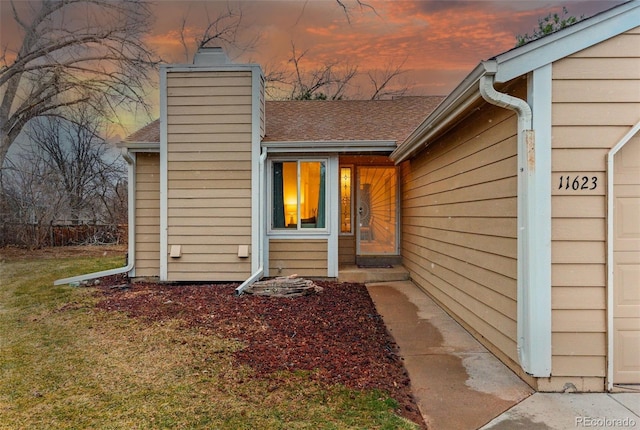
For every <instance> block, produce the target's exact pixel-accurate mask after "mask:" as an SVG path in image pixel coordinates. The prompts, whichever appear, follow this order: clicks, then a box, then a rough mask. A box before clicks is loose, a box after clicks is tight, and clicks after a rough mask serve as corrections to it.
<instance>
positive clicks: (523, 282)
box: [479, 61, 548, 376]
mask: <svg viewBox="0 0 640 430" xmlns="http://www.w3.org/2000/svg"><path fill="white" fill-rule="evenodd" d="M483 65H484V67H485V70H486V73H485V74H483V75H482V77H481V78H480V88H479V89H480V94H481V95H482V98H483V99H484V100H486V101H487V102H489V103H491V104H493V105H496V106H500V107H503V108H505V109H509V110H512V111H515V112H516V114H517V117H518V135H517V147H518V151H517V152H518V194H517V200H518V202H517V206H518V215H517V216H518V220H517V228H518V231H517V242H518V251H517V252H518V254H517V261H518V263H517V351H518V361H519V362H520V365H521V366H522V369H523V370H524V371H525V372H527V373H528V374H533V375H534V376H541V375H537V374H539V373H541V372H538V371H536V370H535V369H532V359H531V354H532V350H533V348H535V346H534V343H535V339H534V336H535V333H537V332H536V328H535V327H532V325H533V324H532V323H531V317H532V315H533V314H534V312H536V309H534V303H533V301H532V300H531V297H530V296H531V289H532V288H533V287H534V286H533V285H531V282H530V280H531V276H530V275H531V274H530V273H529V271H530V270H531V267H530V266H531V265H530V261H529V260H530V258H532V257H534V256H532V255H530V254H531V253H530V249H529V243H530V237H531V235H532V234H534V232H533V231H532V230H531V224H530V222H531V220H530V217H531V215H530V212H529V211H530V209H531V208H530V205H531V202H530V201H529V200H528V198H529V196H528V195H527V193H528V184H529V180H530V178H529V177H530V176H531V175H532V174H533V173H535V152H534V151H535V133H534V131H533V129H532V123H533V116H532V111H531V107H530V106H529V105H528V104H527V102H526V101H525V100H522V99H519V98H517V97H513V96H510V95H508V94H504V93H500V92H498V91H497V90H496V89H495V88H494V84H495V74H496V72H497V69H498V67H497V63H496V62H495V61H486V62H483ZM537 311H538V312H540V311H542V310H541V309H538V310H537ZM542 373H545V372H542ZM547 376H548V375H547Z"/></svg>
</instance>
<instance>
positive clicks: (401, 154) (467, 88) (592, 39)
mask: <svg viewBox="0 0 640 430" xmlns="http://www.w3.org/2000/svg"><path fill="white" fill-rule="evenodd" d="M639 25H640V0H634V1H631V2H628V3H625V4H622V5H620V6H617V7H614V8H612V9H610V10H608V11H605V12H602V13H600V14H598V15H596V16H593V17H591V18H588V19H585V20H584V21H581V22H578V23H577V24H574V25H572V26H570V27H567V28H565V29H563V30H561V31H559V32H557V33H554V34H550V35H548V36H545V37H543V38H540V39H538V40H535V41H532V42H530V43H527V44H526V45H523V46H521V47H518V48H514V49H511V50H509V51H507V52H504V53H502V54H499V55H497V56H496V57H495V58H494V59H493V60H491V61H492V62H495V63H496V65H497V69H496V77H495V80H496V82H507V81H509V80H511V79H514V78H516V77H518V76H522V75H526V74H528V73H529V72H532V71H533V70H535V69H540V68H542V67H543V66H545V65H547V64H549V63H552V62H553V61H556V60H558V59H560V58H563V57H564V56H567V55H570V54H573V53H575V52H578V51H580V50H582V49H585V48H587V47H589V46H592V45H595V44H597V43H599V42H602V41H604V40H606V39H608V38H611V37H613V36H616V35H618V34H620V33H622V32H625V31H628V30H630V29H632V28H635V27H637V26H639ZM583 30H584V31H583ZM485 73H486V70H485V68H484V63H480V64H478V65H477V66H476V68H475V69H474V70H473V71H471V73H469V75H467V77H466V78H465V79H464V80H463V81H462V82H460V83H459V84H458V86H457V87H456V88H455V89H454V90H453V91H452V92H451V93H450V94H449V95H448V96H447V98H446V99H444V100H443V101H442V102H441V103H440V104H439V105H438V106H437V107H436V109H435V110H434V111H433V112H431V114H429V116H428V117H427V118H426V119H425V120H424V121H423V122H422V124H420V125H419V126H418V127H417V128H416V129H415V130H414V131H413V132H412V133H411V134H410V135H409V137H407V139H405V141H404V142H400V144H399V145H398V148H397V149H396V150H394V151H393V152H392V153H391V155H390V158H391V159H392V160H393V161H394V162H395V163H396V164H399V163H401V162H402V161H405V160H407V159H409V158H411V157H413V156H414V155H415V154H416V153H418V152H419V151H420V150H421V149H423V148H425V147H426V146H428V145H429V144H430V143H431V141H432V140H433V139H435V138H437V137H438V136H439V135H440V134H442V133H443V132H444V131H446V130H447V129H448V128H449V127H451V126H452V125H453V124H455V122H456V121H457V119H458V118H459V117H460V116H462V115H464V114H465V113H466V112H467V111H468V110H469V108H471V107H472V106H473V105H474V103H475V102H477V101H478V100H479V99H480V94H479V93H478V82H479V80H480V79H481V78H482V76H483V75H484V74H485Z"/></svg>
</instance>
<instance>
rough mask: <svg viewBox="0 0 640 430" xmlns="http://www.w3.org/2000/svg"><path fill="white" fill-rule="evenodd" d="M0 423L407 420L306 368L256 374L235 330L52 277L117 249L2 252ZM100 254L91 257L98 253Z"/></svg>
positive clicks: (248, 425) (89, 268)
mask: <svg viewBox="0 0 640 430" xmlns="http://www.w3.org/2000/svg"><path fill="white" fill-rule="evenodd" d="M2 255H3V254H2V250H0V429H162V428H171V429H213V428H224V429H267V428H268V429H278V428H286V429H291V428H313V429H316V428H323V429H348V428H361V429H398V428H400V429H403V428H405V429H410V428H415V426H414V425H413V423H409V422H408V421H406V420H404V419H403V418H401V417H399V416H398V415H396V414H394V413H393V408H394V407H395V405H396V404H395V401H394V400H392V399H390V398H389V397H388V396H386V395H385V394H384V393H380V392H375V391H373V392H362V391H354V390H349V389H347V388H345V387H343V386H338V385H333V386H328V385H325V384H321V383H318V382H316V381H314V380H313V379H312V378H309V375H308V374H305V373H304V372H297V373H290V372H283V373H279V374H276V375H273V376H272V377H271V378H253V377H251V375H252V369H251V368H248V367H242V366H238V365H237V364H236V363H234V361H233V358H232V353H233V351H235V350H237V349H238V348H242V345H241V344H239V343H238V342H237V341H234V340H233V339H223V338H218V337H215V336H205V335H203V334H201V333H199V332H197V331H195V330H188V329H185V328H182V327H180V325H179V322H178V321H175V322H174V321H170V322H168V323H162V324H160V323H157V324H152V323H146V322H144V321H141V320H137V319H131V318H128V317H127V316H125V315H123V314H121V313H117V312H103V311H99V310H97V309H96V308H95V306H94V305H95V303H96V301H97V300H98V299H97V297H96V296H95V294H94V290H93V289H91V288H74V287H68V286H59V287H54V286H53V281H54V280H55V279H58V278H62V277H67V276H72V275H77V274H82V273H89V272H94V271H98V270H105V269H109V268H113V267H120V266H123V265H124V257H122V256H120V255H118V256H109V255H106V256H101V255H100V254H99V253H94V254H92V255H86V254H83V253H81V254H80V255H79V256H76V257H66V258H56V257H55V256H49V257H48V258H41V257H37V258H36V257H30V256H20V257H16V258H12V257H7V256H6V255H5V256H4V257H2ZM95 255H98V256H95Z"/></svg>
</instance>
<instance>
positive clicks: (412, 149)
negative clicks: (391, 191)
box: [389, 62, 487, 164]
mask: <svg viewBox="0 0 640 430" xmlns="http://www.w3.org/2000/svg"><path fill="white" fill-rule="evenodd" d="M486 64H487V62H482V63H480V64H478V65H477V66H476V68H475V69H473V71H472V72H471V73H469V75H467V77H466V78H464V80H463V81H462V82H461V83H460V84H459V85H458V86H457V87H456V88H455V89H454V90H453V92H451V94H449V95H448V96H447V98H445V99H444V100H443V101H442V102H441V103H440V104H439V105H438V106H437V107H436V108H435V110H434V111H433V112H431V114H430V115H429V116H428V117H427V118H426V119H425V120H424V121H423V122H422V123H421V124H420V125H419V126H418V127H417V128H416V129H415V130H414V131H413V132H411V134H410V135H409V136H408V137H407V138H406V139H405V140H404V142H402V143H401V144H400V145H399V146H398V147H397V148H396V149H395V150H394V151H393V152H392V153H391V155H390V156H389V157H390V158H391V159H392V160H393V161H394V162H395V163H396V164H398V163H401V162H403V161H405V160H407V159H409V158H411V157H412V156H413V155H415V153H416V152H418V151H420V150H421V149H422V148H423V147H425V146H427V145H428V143H429V142H430V139H431V138H432V137H434V136H436V135H439V134H440V133H442V132H443V131H445V130H446V129H447V128H448V127H449V126H450V125H451V124H452V123H453V122H454V121H455V120H456V118H458V117H459V116H460V115H462V114H463V113H464V112H466V111H467V110H468V109H469V108H470V107H471V106H472V105H473V104H474V103H476V102H477V101H478V100H479V99H480V98H481V95H480V92H479V90H478V88H479V82H480V78H481V77H482V76H483V75H484V74H485V73H486V72H487V69H486Z"/></svg>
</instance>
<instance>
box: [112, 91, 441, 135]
mask: <svg viewBox="0 0 640 430" xmlns="http://www.w3.org/2000/svg"><path fill="white" fill-rule="evenodd" d="M443 99H444V97H442V96H424V97H422V96H411V97H398V98H395V99H392V100H301V101H292V100H287V101H267V102H266V114H265V115H266V136H265V137H264V139H263V141H265V142H305V141H306V142H309V141H315V142H322V141H350V140H351V141H362V140H368V141H372V140H386V141H396V142H397V143H401V142H403V141H404V139H405V138H406V137H407V136H408V135H409V134H410V133H411V132H412V131H413V130H414V129H415V128H416V127H417V126H418V125H419V124H420V123H421V122H422V121H423V120H424V119H425V118H426V117H427V116H428V115H429V114H430V113H431V112H432V111H433V110H434V109H435V108H436V106H438V104H439V103H440V102H441V101H442V100H443ZM125 142H129V143H159V142H160V121H159V120H155V121H153V122H151V123H149V124H147V125H146V126H144V127H142V128H141V129H140V130H138V131H136V132H135V133H133V134H131V135H130V136H128V137H127V138H126V140H125Z"/></svg>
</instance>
